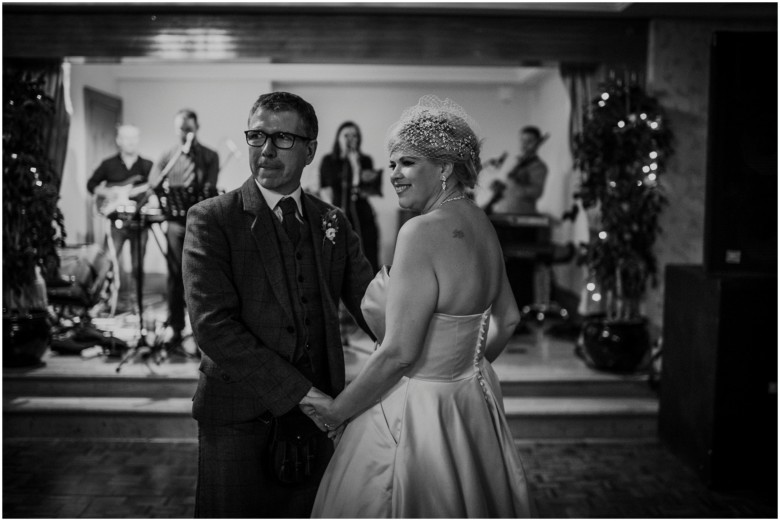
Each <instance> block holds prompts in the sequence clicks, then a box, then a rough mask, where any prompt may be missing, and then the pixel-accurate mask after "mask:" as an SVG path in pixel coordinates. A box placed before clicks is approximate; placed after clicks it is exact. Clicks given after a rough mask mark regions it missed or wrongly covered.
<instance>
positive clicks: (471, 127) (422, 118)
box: [387, 95, 480, 169]
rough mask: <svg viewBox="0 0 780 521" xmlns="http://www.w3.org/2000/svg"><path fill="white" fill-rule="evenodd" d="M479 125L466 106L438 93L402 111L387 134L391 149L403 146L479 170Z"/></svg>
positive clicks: (430, 156) (410, 150)
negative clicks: (443, 98) (443, 97)
mask: <svg viewBox="0 0 780 521" xmlns="http://www.w3.org/2000/svg"><path fill="white" fill-rule="evenodd" d="M477 129H478V126H477V124H476V122H475V121H474V120H473V119H472V118H471V117H469V116H468V114H466V111H465V110H463V107H461V106H460V105H458V104H457V103H455V102H454V101H452V100H450V99H449V98H447V99H445V100H441V99H439V98H438V97H436V96H434V95H426V96H423V97H422V98H420V101H419V102H418V103H417V105H415V106H413V107H409V108H408V109H406V110H404V112H403V113H402V114H401V118H400V119H399V120H398V121H397V122H395V123H394V124H393V125H392V126H391V127H390V129H389V130H388V133H387V151H388V153H389V154H392V153H393V152H394V151H395V150H397V149H403V150H404V151H408V152H411V153H414V154H418V155H420V156H421V157H425V158H429V159H436V160H442V161H450V162H453V163H460V162H462V163H466V164H467V166H469V167H471V168H475V169H476V165H479V164H480V161H479V147H480V142H479V139H478V138H477V136H476V131H477Z"/></svg>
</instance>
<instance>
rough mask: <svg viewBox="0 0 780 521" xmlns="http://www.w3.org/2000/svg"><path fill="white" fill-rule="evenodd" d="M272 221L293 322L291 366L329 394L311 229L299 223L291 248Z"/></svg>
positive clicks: (281, 228)
mask: <svg viewBox="0 0 780 521" xmlns="http://www.w3.org/2000/svg"><path fill="white" fill-rule="evenodd" d="M273 221H274V228H275V229H276V236H277V239H278V241H279V250H280V251H281V254H282V261H283V264H284V269H285V278H286V280H287V290H288V292H289V295H290V301H291V303H292V307H293V315H294V320H295V331H296V343H295V354H294V355H293V365H295V367H296V369H298V370H299V371H300V372H301V373H302V374H303V375H304V376H305V377H307V378H308V379H309V380H311V382H312V384H313V385H314V386H315V387H316V388H317V389H320V390H321V391H323V392H326V393H331V392H332V390H331V386H330V378H329V376H328V374H329V372H328V365H327V364H328V362H327V354H326V345H325V318H324V312H323V309H322V293H321V291H320V280H319V273H318V272H317V263H316V259H315V257H314V245H313V244H312V234H311V229H310V228H309V225H308V223H306V222H304V223H301V225H300V227H299V228H300V232H301V235H300V240H299V241H298V245H297V246H294V245H293V243H292V241H291V240H290V239H289V238H288V237H287V233H286V232H285V231H284V226H283V225H282V223H280V222H279V220H278V219H274V220H273Z"/></svg>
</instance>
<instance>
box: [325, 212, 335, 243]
mask: <svg viewBox="0 0 780 521" xmlns="http://www.w3.org/2000/svg"><path fill="white" fill-rule="evenodd" d="M322 231H323V232H324V233H325V238H326V239H328V240H329V241H330V242H331V243H333V244H336V233H337V232H338V231H339V218H338V210H336V209H335V208H334V209H333V210H331V211H329V212H328V213H326V214H325V215H323V216H322Z"/></svg>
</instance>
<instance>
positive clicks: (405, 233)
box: [320, 219, 439, 428]
mask: <svg viewBox="0 0 780 521" xmlns="http://www.w3.org/2000/svg"><path fill="white" fill-rule="evenodd" d="M419 221H424V220H422V219H412V220H410V221H408V222H407V223H406V224H404V226H403V227H402V228H401V230H400V231H399V233H398V241H397V243H396V250H395V255H394V257H393V275H392V279H391V282H390V284H389V285H388V293H387V307H386V314H385V316H386V319H385V320H386V331H387V333H386V335H385V339H384V341H383V343H382V346H381V347H380V348H379V349H378V350H376V351H375V352H374V353H373V354H372V355H371V356H370V357H369V359H368V361H367V362H366V364H365V366H363V369H362V370H361V371H360V373H359V374H358V376H357V378H355V380H354V381H353V382H352V383H350V384H349V385H348V386H347V388H346V389H345V390H344V391H343V392H342V393H341V394H339V395H338V396H337V397H336V399H335V400H334V401H333V402H332V403H331V404H330V406H329V407H326V408H325V409H324V410H322V409H320V414H321V415H322V417H323V420H324V422H325V423H327V424H328V425H330V427H331V428H333V427H334V426H336V425H339V424H341V423H343V422H344V421H346V420H348V419H350V418H352V417H353V416H355V415H357V414H358V413H360V412H362V411H363V410H365V409H367V408H368V407H370V406H372V405H374V404H375V403H376V402H377V401H378V400H379V399H380V398H381V397H382V396H383V395H384V394H385V393H386V392H387V391H389V390H390V389H391V388H392V387H393V386H394V385H395V384H396V383H397V382H398V380H400V378H401V377H402V376H403V375H404V373H405V372H406V371H407V370H408V369H409V368H410V367H411V366H412V365H414V363H415V362H416V361H417V359H418V358H419V356H420V352H421V350H422V345H423V342H424V340H425V335H426V333H427V331H428V325H429V323H430V321H431V318H432V316H433V313H434V311H435V309H436V302H437V300H438V292H439V286H438V282H437V280H436V274H435V273H434V270H433V265H432V263H431V260H430V257H431V256H430V250H429V247H428V245H429V244H430V242H431V241H429V240H427V238H426V236H427V235H428V230H427V229H426V228H428V224H427V223H425V222H422V223H421V222H419Z"/></svg>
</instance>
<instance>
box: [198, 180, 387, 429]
mask: <svg viewBox="0 0 780 521" xmlns="http://www.w3.org/2000/svg"><path fill="white" fill-rule="evenodd" d="M301 202H302V205H303V207H304V213H305V217H306V219H307V220H308V223H309V225H310V227H311V233H312V240H313V243H314V251H315V257H316V260H317V269H318V271H319V275H320V291H321V294H322V299H321V300H322V307H323V313H324V317H325V335H326V338H325V341H324V344H325V345H326V350H327V352H326V357H327V360H328V366H329V367H328V370H329V375H330V382H331V384H332V387H333V391H334V392H335V393H338V392H340V391H341V390H342V389H343V388H344V379H345V377H344V353H343V347H342V344H341V336H340V333H339V319H338V303H339V300H342V301H343V302H344V304H345V306H346V307H347V309H348V310H349V311H350V313H351V314H352V316H353V317H355V319H356V321H357V322H358V324H359V325H360V326H361V327H362V328H363V329H364V330H365V331H366V332H369V334H370V330H369V328H368V326H367V325H366V324H365V321H364V320H363V316H362V314H361V312H360V301H361V299H362V298H363V295H364V293H365V290H366V287H367V286H368V284H369V282H370V281H371V279H372V278H373V275H374V274H373V273H372V269H371V266H370V264H369V262H368V261H367V260H366V258H365V257H364V256H363V253H362V251H361V246H360V239H359V238H358V236H357V235H356V234H355V232H354V231H353V230H352V227H351V226H350V224H349V221H348V220H347V219H346V217H345V216H344V214H343V213H342V212H341V211H340V210H338V209H335V207H334V206H332V205H329V204H327V203H325V202H324V201H321V200H320V199H318V198H316V197H314V196H312V195H309V194H307V193H303V194H302V198H301ZM326 214H328V215H331V216H333V217H334V218H335V219H336V221H337V223H338V224H337V227H336V228H337V231H336V235H335V237H333V240H331V239H329V238H326V237H325V231H324V230H323V216H325V215H326ZM272 219H276V217H275V216H274V214H273V212H272V210H271V209H270V208H269V207H268V205H267V204H266V202H265V199H264V198H263V196H262V194H261V193H260V189H259V188H258V187H257V185H256V184H255V181H254V179H253V178H251V177H250V178H249V179H248V180H247V181H246V182H245V183H244V184H243V186H241V187H240V188H238V189H236V190H233V191H231V192H228V193H226V194H222V195H220V196H217V197H213V198H211V199H206V200H204V201H202V202H200V203H198V204H196V205H195V206H193V207H192V208H190V210H189V211H188V212H187V228H186V233H185V237H184V254H183V276H184V288H185V299H186V303H187V308H188V311H189V314H190V321H191V323H192V329H193V333H194V336H195V339H196V341H197V343H198V346H199V347H200V349H201V351H202V359H201V363H200V379H199V382H198V387H197V390H196V392H195V396H194V398H193V417H194V418H195V419H196V420H198V421H201V422H206V423H212V424H218V425H225V424H231V423H240V422H246V421H251V420H254V419H257V418H261V419H268V420H270V416H271V415H273V416H280V415H282V414H284V413H286V412H288V411H290V410H291V409H292V408H293V407H295V406H297V404H298V403H299V402H300V400H301V399H302V398H303V396H304V395H305V394H306V393H307V392H308V390H309V389H310V388H311V382H309V381H308V380H307V379H306V378H305V377H304V376H303V375H302V374H301V373H300V372H299V371H298V370H297V369H295V368H294V366H293V365H292V363H291V360H292V357H293V353H294V351H295V347H296V346H295V342H296V334H295V333H296V332H295V327H294V317H293V311H292V309H293V308H292V305H291V303H290V296H289V294H288V290H287V286H286V282H285V280H286V279H285V273H284V266H283V265H282V256H281V252H280V249H279V244H278V241H277V238H276V232H275V230H274V222H273V221H272Z"/></svg>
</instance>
